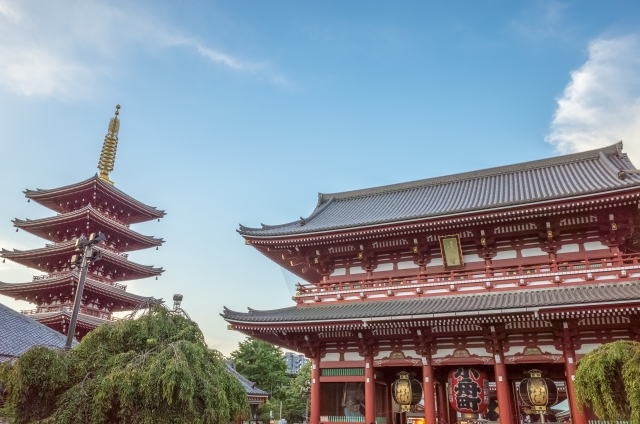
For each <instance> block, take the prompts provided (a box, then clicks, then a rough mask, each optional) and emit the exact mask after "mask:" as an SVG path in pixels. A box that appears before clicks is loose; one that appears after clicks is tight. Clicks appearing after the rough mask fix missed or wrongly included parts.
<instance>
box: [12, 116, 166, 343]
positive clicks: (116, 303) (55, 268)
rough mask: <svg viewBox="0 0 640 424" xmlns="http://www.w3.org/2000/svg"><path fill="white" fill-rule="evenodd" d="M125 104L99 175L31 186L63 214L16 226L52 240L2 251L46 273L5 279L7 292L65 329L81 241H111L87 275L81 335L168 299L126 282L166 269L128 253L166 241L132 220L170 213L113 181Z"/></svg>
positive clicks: (30, 193)
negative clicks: (99, 236) (95, 237)
mask: <svg viewBox="0 0 640 424" xmlns="http://www.w3.org/2000/svg"><path fill="white" fill-rule="evenodd" d="M118 109H120V106H119V105H118V106H116V112H115V117H113V118H111V120H110V122H109V130H108V132H107V135H106V137H105V140H104V144H103V147H102V152H101V155H100V160H99V163H98V169H99V170H100V173H99V174H96V175H95V176H94V177H92V178H90V179H88V180H85V181H82V182H80V183H77V184H72V185H69V186H65V187H60V188H55V189H50V190H40V189H38V190H35V191H34V190H26V191H25V195H26V197H27V198H28V199H29V201H31V200H33V201H35V202H37V203H39V204H41V205H43V206H45V207H47V208H49V209H52V210H53V211H55V212H57V213H58V214H57V215H56V216H52V217H49V218H43V219H37V220H29V219H27V220H20V219H16V220H14V221H13V224H14V226H15V227H16V228H17V229H22V230H25V231H27V232H29V233H31V234H34V235H36V236H39V237H42V238H44V239H46V240H48V241H49V242H50V244H47V245H46V246H45V247H44V248H41V249H34V250H24V251H20V250H15V249H14V250H12V251H11V250H5V249H2V253H1V254H0V256H2V257H3V258H6V259H9V260H12V261H14V262H17V263H19V264H22V265H26V266H28V267H30V268H34V269H37V270H38V271H42V272H45V273H46V275H41V276H34V277H33V281H31V282H27V283H18V284H10V283H2V282H0V294H3V295H6V296H10V297H13V298H15V299H17V300H26V301H28V302H31V303H34V304H35V305H36V309H33V310H29V311H22V312H23V313H24V314H29V316H31V317H32V318H34V319H35V320H37V321H39V322H41V323H43V324H45V325H47V326H49V327H51V328H53V329H54V330H56V331H59V332H61V333H63V334H66V332H67V329H68V324H69V321H70V319H71V311H72V308H73V301H74V298H75V288H76V287H77V285H78V278H79V273H78V270H76V269H73V268H72V264H71V256H72V255H73V254H74V253H75V240H76V238H78V237H80V236H82V235H84V236H86V237H88V236H89V234H91V233H98V232H102V233H104V234H105V236H106V238H107V241H106V242H105V243H102V244H100V245H99V246H97V247H96V248H97V249H99V250H100V251H101V253H102V259H101V260H100V261H98V262H96V263H95V264H93V265H92V266H90V268H89V271H88V274H87V279H86V282H85V287H84V291H83V296H82V306H81V308H80V314H79V316H78V323H77V327H76V334H75V335H76V338H77V339H78V340H80V339H82V337H84V336H85V335H86V334H87V332H89V331H91V330H92V329H94V328H95V327H97V326H98V325H100V324H102V323H104V322H108V321H111V320H113V319H114V318H113V316H112V314H113V313H114V312H118V311H126V310H132V309H134V308H136V307H137V306H138V305H140V304H146V305H150V304H153V303H158V302H161V300H157V299H154V298H153V297H144V296H139V295H136V294H133V293H129V292H127V290H126V289H127V286H126V285H124V284H123V282H124V281H130V280H136V279H140V278H147V277H154V276H155V277H157V276H159V275H160V274H161V273H162V272H163V269H162V268H154V267H153V266H145V265H140V264H137V263H135V262H132V261H130V260H129V259H128V254H127V252H130V251H134V250H140V249H146V248H150V247H158V246H160V245H161V244H162V243H163V240H162V239H160V238H154V237H150V236H144V235H141V234H139V233H137V232H135V231H133V230H132V229H131V228H130V225H131V224H136V223H139V222H145V221H150V220H153V219H158V220H159V219H160V218H162V217H163V216H164V215H165V212H164V211H161V210H158V209H156V208H154V207H151V206H147V205H145V204H143V203H141V202H139V201H137V200H135V199H134V198H132V197H130V196H128V195H127V194H125V193H123V192H122V191H120V190H118V189H117V188H116V187H115V186H114V184H113V182H112V181H111V180H110V179H109V173H110V172H111V171H113V168H114V163H115V156H116V148H117V145H118V130H119V127H120V120H119V118H118V113H119V112H118ZM16 231H17V230H16ZM3 261H4V260H3Z"/></svg>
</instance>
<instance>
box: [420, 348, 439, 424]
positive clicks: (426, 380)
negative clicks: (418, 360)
mask: <svg viewBox="0 0 640 424" xmlns="http://www.w3.org/2000/svg"><path fill="white" fill-rule="evenodd" d="M422 380H423V384H422V386H423V387H424V422H425V424H436V400H435V391H434V388H433V387H434V386H433V383H434V381H433V366H432V365H431V355H430V354H429V352H428V349H427V352H426V354H425V355H424V356H423V357H422Z"/></svg>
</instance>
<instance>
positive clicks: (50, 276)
mask: <svg viewBox="0 0 640 424" xmlns="http://www.w3.org/2000/svg"><path fill="white" fill-rule="evenodd" d="M72 274H73V275H75V276H76V277H78V274H77V273H75V272H74V273H72ZM68 275H69V271H62V272H52V273H51V274H45V275H34V276H33V280H32V281H34V282H36V281H47V280H51V279H55V278H60V277H65V276H68ZM88 277H89V278H90V279H91V280H95V281H98V282H100V283H102V284H106V285H108V286H112V287H115V288H118V289H120V290H124V291H127V285H126V284H120V283H116V282H115V281H113V280H110V279H109V278H105V277H103V276H101V275H97V274H89V275H88Z"/></svg>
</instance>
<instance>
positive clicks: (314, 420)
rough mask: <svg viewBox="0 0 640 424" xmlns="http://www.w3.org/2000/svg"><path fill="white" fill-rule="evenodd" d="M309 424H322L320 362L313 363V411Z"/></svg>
mask: <svg viewBox="0 0 640 424" xmlns="http://www.w3.org/2000/svg"><path fill="white" fill-rule="evenodd" d="M309 424H320V361H319V360H317V359H313V360H312V361H311V411H310V414H309Z"/></svg>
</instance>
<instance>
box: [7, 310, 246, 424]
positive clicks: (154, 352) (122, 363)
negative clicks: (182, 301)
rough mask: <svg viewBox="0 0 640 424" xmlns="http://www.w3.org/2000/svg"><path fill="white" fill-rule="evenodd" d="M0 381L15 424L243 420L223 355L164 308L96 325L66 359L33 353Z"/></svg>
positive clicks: (237, 387)
mask: <svg viewBox="0 0 640 424" xmlns="http://www.w3.org/2000/svg"><path fill="white" fill-rule="evenodd" d="M0 375H3V376H4V380H5V382H6V384H7V391H8V393H9V396H8V399H7V410H9V411H12V412H13V413H14V414H15V424H27V423H40V424H44V423H51V424H53V423H56V424H57V423H60V424H62V423H64V424H81V423H83V424H84V423H90V424H106V423H110V424H111V423H121V424H134V423H135V424H138V423H140V424H142V423H161V424H164V423H175V424H181V423H185V424H186V423H202V424H205V423H206V424H227V423H229V421H232V420H236V419H241V418H245V417H247V416H248V415H249V405H248V399H247V396H246V393H245V391H244V389H243V387H242V385H241V384H240V383H239V382H238V381H237V380H236V379H235V378H233V376H231V375H230V374H229V373H227V371H226V366H225V363H224V358H223V357H222V355H221V354H220V353H219V352H217V351H215V350H211V349H209V348H208V347H207V345H206V344H205V342H204V337H203V335H202V333H201V331H200V329H199V328H198V325H197V324H196V323H195V322H193V321H191V320H190V319H188V318H186V317H184V316H182V315H180V314H176V313H174V312H172V311H169V310H167V309H166V308H164V307H155V308H154V309H152V310H151V311H150V312H149V313H148V314H146V315H144V316H142V317H140V318H138V319H135V320H122V321H118V322H117V323H115V324H113V325H102V326H100V327H98V328H97V329H96V330H94V331H92V332H91V333H89V334H88V335H87V336H86V337H85V338H84V339H83V340H82V342H81V343H80V344H78V345H77V346H76V347H75V348H73V349H72V350H71V351H70V352H64V351H53V350H49V349H46V348H44V347H36V348H33V349H31V350H29V351H28V352H26V353H25V354H23V355H22V356H21V357H20V358H18V360H17V361H16V362H15V364H13V365H11V366H10V365H4V372H3V373H2V374H0Z"/></svg>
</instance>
